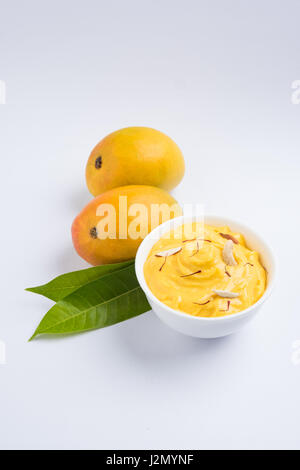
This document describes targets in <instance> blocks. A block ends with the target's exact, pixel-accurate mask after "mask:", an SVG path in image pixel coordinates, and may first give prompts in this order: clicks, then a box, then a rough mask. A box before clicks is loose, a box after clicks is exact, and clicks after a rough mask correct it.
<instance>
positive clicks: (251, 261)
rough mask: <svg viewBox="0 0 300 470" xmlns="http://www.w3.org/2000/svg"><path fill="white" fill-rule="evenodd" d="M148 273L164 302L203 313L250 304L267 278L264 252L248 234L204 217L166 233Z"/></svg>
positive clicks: (235, 309) (152, 254)
mask: <svg viewBox="0 0 300 470" xmlns="http://www.w3.org/2000/svg"><path fill="white" fill-rule="evenodd" d="M187 234H192V235H191V236H187ZM144 276H145V280H146V283H147V285H148V287H149V288H150V290H151V292H152V293H153V294H154V295H155V297H156V298H157V299H159V300H160V301H161V302H163V303H164V304H166V305H168V306H169V307H171V308H173V309H175V310H180V311H182V312H185V313H188V314H190V315H194V316H200V317H221V316H225V315H232V314H234V313H238V312H240V311H242V310H245V309H246V308H248V307H250V306H251V305H253V304H254V303H256V302H257V301H258V300H259V299H260V298H261V297H262V295H263V294H264V292H265V289H266V284H267V273H266V270H265V268H264V267H263V265H262V264H261V262H260V259H259V253H257V252H256V251H252V250H250V249H249V248H248V247H247V246H246V243H245V240H244V237H243V235H242V234H240V233H235V232H232V231H231V230H230V228H229V227H214V226H211V225H203V224H201V223H190V224H185V225H184V226H180V227H177V228H176V229H175V230H172V231H170V232H168V233H165V234H164V235H163V236H162V238H161V239H160V240H158V241H157V242H156V243H155V244H154V245H153V247H152V249H151V251H150V253H149V255H148V258H147V260H146V262H145V265H144Z"/></svg>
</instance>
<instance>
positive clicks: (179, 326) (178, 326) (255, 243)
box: [135, 214, 276, 339]
mask: <svg viewBox="0 0 300 470" xmlns="http://www.w3.org/2000/svg"><path fill="white" fill-rule="evenodd" d="M203 221H204V223H206V224H209V225H213V226H219V227H224V226H227V227H230V228H231V230H232V231H233V232H235V233H242V234H243V235H244V237H245V240H246V243H247V246H248V247H249V248H251V249H252V250H255V251H257V252H258V253H260V259H261V262H262V264H263V266H265V268H266V269H267V272H268V278H267V282H268V284H267V288H266V290H265V293H264V295H263V296H262V297H261V298H260V299H259V300H258V302H256V303H255V304H254V305H252V306H251V307H249V308H247V309H245V310H243V311H242V312H239V313H236V314H235V315H227V316H223V317H214V318H205V317H196V316H194V315H186V314H183V313H182V312H180V311H178V310H174V309H173V308H170V307H168V306H167V305H165V304H164V303H163V302H160V301H159V300H158V299H157V297H155V295H153V293H152V292H151V290H150V289H149V287H148V285H147V282H146V280H145V276H144V265H145V262H146V260H147V258H148V255H149V253H150V251H151V249H152V248H153V245H154V244H155V243H156V242H157V241H158V240H160V238H161V237H162V236H163V234H166V233H168V232H170V231H172V230H176V228H178V227H180V226H183V225H184V224H189V223H191V222H203ZM183 237H184V238H191V235H189V236H188V237H186V236H185V235H183ZM192 237H193V236H192ZM231 243H232V242H231ZM175 249H177V248H175ZM177 251H178V249H177ZM275 263H276V261H275V255H274V254H273V252H272V249H271V247H270V246H269V245H268V244H267V242H266V241H265V240H263V239H262V238H261V236H260V235H259V234H257V233H255V232H254V231H253V230H252V229H250V227H247V226H246V225H245V224H240V223H239V222H238V221H237V220H236V219H230V218H228V217H224V216H223V217H220V216H219V217H216V216H211V215H208V214H205V216H204V218H203V215H202V216H198V217H197V216H186V215H182V216H180V217H177V218H176V219H172V220H167V221H166V222H165V223H163V224H162V225H160V226H159V227H156V228H155V229H154V230H152V232H151V233H149V235H148V236H147V237H146V238H145V239H144V240H143V242H142V243H141V245H140V246H139V249H138V251H137V254H136V258H135V271H136V276H137V279H138V281H139V283H140V286H141V288H142V289H143V291H144V292H145V294H146V296H147V299H148V302H149V304H150V306H151V307H152V310H153V312H154V313H155V314H156V315H157V316H158V318H160V319H161V320H162V321H163V322H164V323H165V324H166V325H168V326H169V327H171V328H173V329H174V330H175V331H177V332H179V333H183V334H186V335H189V336H193V337H196V338H202V339H208V338H213V339H215V338H221V337H224V336H227V335H230V334H232V333H236V332H237V331H238V330H240V328H243V327H245V325H247V324H248V322H249V321H250V320H252V319H253V318H254V316H255V315H257V314H258V313H259V312H260V311H261V308H262V305H263V303H264V302H265V301H266V300H267V299H268V297H269V296H270V295H271V293H272V291H273V288H274V282H275V279H276V274H275V272H276V266H275ZM215 292H217V291H215ZM219 292H220V291H219ZM227 298H228V297H227Z"/></svg>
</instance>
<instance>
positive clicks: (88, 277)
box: [26, 259, 134, 302]
mask: <svg viewBox="0 0 300 470" xmlns="http://www.w3.org/2000/svg"><path fill="white" fill-rule="evenodd" d="M133 263H134V259H132V260H130V261H125V262H124V263H115V264H105V265H102V266H96V267H95V268H87V269H81V270H80V271H73V272H71V273H67V274H62V275H61V276H58V277H56V278H55V279H53V280H52V281H50V282H48V283H47V284H44V285H42V286H38V287H29V288H28V289H26V290H27V291H29V292H34V293H35V294H40V295H43V296H44V297H48V299H51V300H54V301H55V302H58V301H59V300H61V299H63V298H64V297H66V296H68V295H70V294H71V293H72V292H74V291H76V290H77V289H79V288H80V287H82V286H84V285H86V284H88V283H89V282H91V281H94V280H96V279H100V278H101V277H102V276H106V274H108V273H112V272H114V271H118V270H119V269H122V268H123V267H126V266H129V265H131V264H133Z"/></svg>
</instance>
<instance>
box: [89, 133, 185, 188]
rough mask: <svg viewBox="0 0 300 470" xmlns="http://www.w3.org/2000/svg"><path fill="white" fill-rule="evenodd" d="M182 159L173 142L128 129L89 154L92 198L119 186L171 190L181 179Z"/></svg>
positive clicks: (100, 143) (156, 135)
mask: <svg viewBox="0 0 300 470" xmlns="http://www.w3.org/2000/svg"><path fill="white" fill-rule="evenodd" d="M184 171H185V165H184V159H183V155H182V153H181V151H180V149H179V147H178V146H177V145H176V144H175V142H174V141H173V140H172V139H171V138H170V137H168V136H167V135H165V134H163V133H162V132H160V131H157V130H155V129H151V128H149V127H127V128H125V129H120V130H118V131H115V132H113V133H112V134H109V135H108V136H106V137H105V138H104V139H103V140H101V141H100V142H99V143H98V144H97V145H96V147H95V148H94V149H93V150H92V153H91V154H90V157H89V160H88V162H87V166H86V182H87V186H88V189H89V191H90V192H91V193H92V194H93V196H98V195H99V194H101V193H103V192H105V191H107V190H109V189H112V188H116V187H119V186H126V185H132V184H134V185H136V184H137V185H140V184H142V185H150V186H157V187H159V188H162V189H165V190H167V191H168V190H170V189H173V188H175V186H177V185H178V184H179V183H180V181H181V180H182V178H183V175H184Z"/></svg>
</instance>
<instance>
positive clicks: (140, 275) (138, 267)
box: [135, 214, 277, 323]
mask: <svg viewBox="0 0 300 470" xmlns="http://www.w3.org/2000/svg"><path fill="white" fill-rule="evenodd" d="M205 219H219V220H220V223H222V224H223V223H224V224H226V225H228V226H229V227H230V224H232V223H233V224H237V225H239V226H240V227H242V229H245V233H243V231H242V232H241V233H242V234H243V235H244V236H245V238H247V232H248V233H251V234H252V235H253V236H254V238H256V239H257V240H258V241H259V243H261V245H263V246H264V247H265V248H266V250H267V251H268V256H269V258H270V259H271V263H272V278H271V279H268V283H267V288H266V290H265V292H264V294H263V295H262V296H261V297H260V299H259V300H258V301H257V302H255V303H254V304H253V305H251V306H250V307H248V308H246V309H245V310H242V311H241V312H238V313H234V314H231V315H224V316H220V317H201V316H194V315H190V314H188V313H187V312H183V311H180V310H175V309H173V308H171V307H169V306H168V305H166V304H164V303H163V302H161V301H160V300H159V299H158V298H157V297H156V296H155V295H154V294H153V293H152V291H151V290H150V288H149V287H148V285H147V283H146V280H145V277H144V264H145V261H143V263H142V262H141V261H140V258H141V256H143V255H144V251H145V248H144V247H145V245H146V243H147V241H148V239H149V238H150V236H153V235H154V234H156V233H158V232H160V231H161V230H163V232H162V233H161V235H162V234H163V233H164V229H165V228H166V227H168V226H170V225H171V224H172V223H174V222H175V223H177V222H178V226H179V225H180V224H179V221H182V222H183V223H186V222H195V221H197V220H199V221H203V220H204V223H205ZM166 231H167V230H166ZM157 240H158V239H153V244H152V245H151V246H150V248H149V249H147V253H146V259H147V256H148V254H149V252H150V250H151V248H152V246H153V245H154V243H155V242H156V241H157ZM276 266H277V261H276V257H275V255H274V250H273V249H272V247H271V246H270V244H269V243H267V242H266V241H265V240H264V238H263V237H261V236H260V235H258V234H257V232H256V231H255V230H253V229H252V228H251V227H249V226H248V225H245V223H244V222H240V221H239V220H237V219H230V218H228V217H224V216H219V215H213V214H205V215H204V216H188V215H181V216H179V217H175V218H173V219H170V220H167V221H166V222H163V223H162V224H160V225H158V226H157V227H156V228H155V229H153V230H152V231H151V232H149V233H148V235H147V236H146V237H145V238H144V240H143V241H142V243H141V244H140V246H139V248H138V251H137V254H136V258H135V272H136V276H137V279H138V282H139V284H140V286H141V288H142V290H143V291H144V293H145V294H146V296H147V298H149V299H150V300H151V301H152V302H153V303H154V304H158V305H159V307H161V308H163V309H164V310H166V311H167V312H169V313H171V314H173V315H175V316H177V317H178V316H179V317H180V318H186V319H187V320H188V321H190V320H191V319H192V320H194V321H198V322H199V321H200V322H201V321H202V322H208V323H209V322H224V321H225V322H230V321H233V320H234V319H237V318H240V317H243V316H247V315H248V314H249V313H250V312H251V311H252V310H256V309H257V308H258V307H259V306H260V305H261V304H263V303H264V302H265V301H266V300H267V298H268V297H269V296H270V295H271V293H272V291H273V288H274V282H275V277H276ZM268 275H269V273H268Z"/></svg>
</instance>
